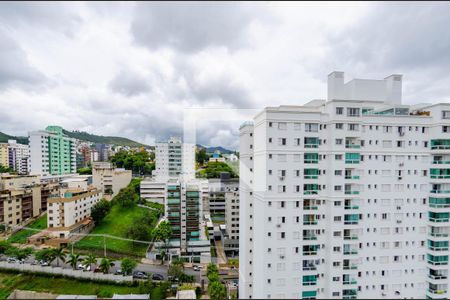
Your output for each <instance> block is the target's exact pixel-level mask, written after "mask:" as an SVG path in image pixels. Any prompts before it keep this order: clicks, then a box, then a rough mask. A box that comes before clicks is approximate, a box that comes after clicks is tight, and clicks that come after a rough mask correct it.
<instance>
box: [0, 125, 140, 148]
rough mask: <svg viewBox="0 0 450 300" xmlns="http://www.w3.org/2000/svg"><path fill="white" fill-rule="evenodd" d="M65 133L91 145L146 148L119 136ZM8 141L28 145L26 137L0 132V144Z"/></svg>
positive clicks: (80, 132)
mask: <svg viewBox="0 0 450 300" xmlns="http://www.w3.org/2000/svg"><path fill="white" fill-rule="evenodd" d="M63 131H64V133H65V134H67V135H68V136H70V137H72V138H75V139H78V140H82V141H87V142H91V143H101V144H114V145H119V146H129V147H140V146H146V145H143V144H141V143H138V142H135V141H132V140H130V139H127V138H124V137H118V136H102V135H95V134H90V133H87V132H83V131H67V130H64V129H63ZM8 140H17V142H18V143H20V144H28V137H24V136H12V135H8V134H5V133H3V132H0V143H6V142H8Z"/></svg>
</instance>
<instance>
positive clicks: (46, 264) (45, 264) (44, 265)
mask: <svg viewBox="0 0 450 300" xmlns="http://www.w3.org/2000/svg"><path fill="white" fill-rule="evenodd" d="M38 263H39V264H40V265H41V267H48V266H50V264H49V263H48V262H47V261H45V260H40V261H39V262H38Z"/></svg>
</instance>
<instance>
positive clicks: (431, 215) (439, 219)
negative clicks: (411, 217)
mask: <svg viewBox="0 0 450 300" xmlns="http://www.w3.org/2000/svg"><path fill="white" fill-rule="evenodd" d="M449 215H450V213H435V212H428V220H429V221H430V222H433V223H447V222H448V221H449Z"/></svg>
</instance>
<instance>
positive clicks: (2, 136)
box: [0, 132, 28, 144]
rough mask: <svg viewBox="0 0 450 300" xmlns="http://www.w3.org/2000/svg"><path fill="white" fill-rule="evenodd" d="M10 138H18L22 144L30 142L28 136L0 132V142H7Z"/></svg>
mask: <svg viewBox="0 0 450 300" xmlns="http://www.w3.org/2000/svg"><path fill="white" fill-rule="evenodd" d="M8 140H16V141H17V142H18V143H20V144H28V137H26V136H12V135H8V134H6V133H3V132H0V143H7V142H8Z"/></svg>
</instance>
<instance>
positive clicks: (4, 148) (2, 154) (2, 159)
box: [0, 143, 9, 167]
mask: <svg viewBox="0 0 450 300" xmlns="http://www.w3.org/2000/svg"><path fill="white" fill-rule="evenodd" d="M0 165H1V166H3V167H9V155H8V144H7V143H0Z"/></svg>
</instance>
